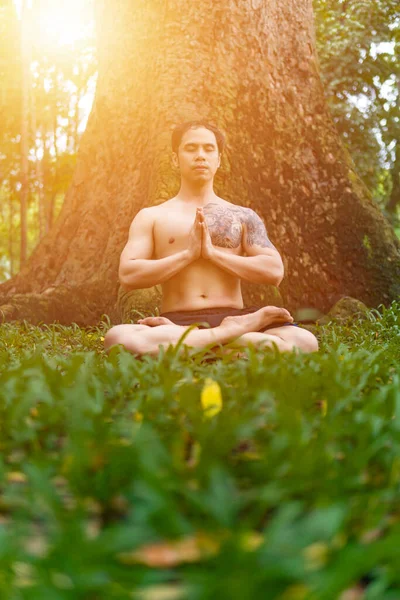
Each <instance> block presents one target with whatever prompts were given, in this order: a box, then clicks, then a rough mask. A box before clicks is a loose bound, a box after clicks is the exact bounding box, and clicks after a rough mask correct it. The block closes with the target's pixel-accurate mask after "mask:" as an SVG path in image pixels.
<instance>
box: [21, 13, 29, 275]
mask: <svg viewBox="0 0 400 600" xmlns="http://www.w3.org/2000/svg"><path fill="white" fill-rule="evenodd" d="M30 28H31V11H30V9H29V8H28V6H27V3H26V2H25V1H23V2H22V16H21V59H22V110H21V144H20V145H21V193H20V223H21V226H20V231H21V245H20V266H21V268H22V267H23V266H24V265H25V263H26V259H27V238H28V230H27V210H28V197H29V161H28V154H29V108H30V102H29V98H30V85H31V77H30V63H31V29H30Z"/></svg>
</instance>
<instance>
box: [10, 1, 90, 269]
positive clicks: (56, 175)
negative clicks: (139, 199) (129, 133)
mask: <svg viewBox="0 0 400 600" xmlns="http://www.w3.org/2000/svg"><path fill="white" fill-rule="evenodd" d="M44 4H45V3H44V2H43V0H42V1H41V2H39V1H38V0H34V1H33V2H31V3H30V5H31V9H29V10H27V12H26V14H25V21H24V24H25V40H24V44H23V43H22V26H23V22H22V20H21V18H18V15H17V11H16V6H15V5H14V3H13V2H12V0H9V2H8V3H7V4H5V5H3V6H2V7H1V8H0V32H1V33H2V34H4V35H2V36H1V47H2V52H1V54H0V75H1V77H2V83H3V85H2V89H1V92H0V119H1V123H2V126H3V124H4V128H3V127H2V135H1V138H0V175H1V176H0V210H1V216H2V221H1V225H0V227H2V234H3V235H1V236H0V280H4V279H7V278H8V277H10V276H12V275H13V274H14V273H15V272H16V271H18V269H19V268H20V264H21V252H20V248H19V247H18V244H19V243H22V241H23V239H24V237H25V236H24V234H23V230H24V228H23V226H22V225H23V223H22V222H21V219H19V214H18V213H19V212H20V209H21V202H20V196H21V189H22V182H23V180H24V181H25V186H23V187H24V191H25V194H26V196H27V206H26V211H25V210H24V211H23V214H25V212H26V221H27V228H26V251H27V254H28V255H30V254H31V253H32V251H33V249H34V247H35V246H36V245H37V243H38V242H39V241H40V240H41V239H42V237H43V236H44V235H45V234H46V233H47V232H48V231H49V229H50V228H51V226H52V224H53V222H54V220H55V218H56V217H57V215H58V214H59V212H60V209H61V206H62V203H63V200H64V197H65V193H66V191H67V189H68V187H69V185H70V183H71V179H72V173H73V170H74V167H75V164H76V154H77V151H78V144H79V141H80V137H81V134H82V119H83V118H85V117H86V115H85V114H84V111H83V110H82V106H81V104H82V101H83V99H84V98H85V95H86V94H87V91H88V89H89V88H90V87H91V86H92V85H93V83H94V80H95V75H96V69H97V66H96V60H95V56H94V39H93V36H92V37H91V36H90V31H89V32H88V35H87V36H86V37H85V38H84V40H80V41H75V42H74V44H73V48H72V51H73V60H72V59H71V56H70V52H71V47H66V46H62V47H60V45H59V44H58V43H54V40H47V42H46V35H44V32H43V31H41V28H42V27H43V24H42V23H41V17H42V16H43V15H42V14H41V10H43V6H44ZM20 17H21V15H20ZM82 20H83V18H82ZM23 46H24V47H25V48H26V51H27V52H28V55H29V58H28V60H26V61H25V64H26V65H27V66H28V67H29V68H28V69H26V70H25V79H28V78H29V84H30V85H29V89H28V90H27V91H28V93H27V94H25V109H24V111H21V109H22V106H23V101H22V90H23V85H22V65H23V61H22V47H23ZM28 63H29V64H28ZM22 115H24V118H22ZM22 123H24V129H25V133H24V135H23V136H22V137H23V139H24V140H25V146H26V148H25V151H24V152H23V153H22V152H21V149H22V148H21V133H22V127H21V124H22ZM22 156H25V160H24V165H25V171H26V173H25V175H24V173H23V169H21V167H20V164H21V160H22ZM26 159H27V160H26ZM22 221H23V220H22Z"/></svg>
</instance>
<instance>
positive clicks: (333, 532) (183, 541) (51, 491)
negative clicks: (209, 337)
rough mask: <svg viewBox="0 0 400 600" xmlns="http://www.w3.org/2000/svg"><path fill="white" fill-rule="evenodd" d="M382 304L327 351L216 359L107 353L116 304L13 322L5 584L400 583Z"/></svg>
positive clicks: (176, 587) (111, 594) (294, 591)
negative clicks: (86, 318) (57, 320)
mask: <svg viewBox="0 0 400 600" xmlns="http://www.w3.org/2000/svg"><path fill="white" fill-rule="evenodd" d="M381 308H382V311H381V313H380V312H378V311H376V310H373V311H370V312H369V313H368V318H367V319H366V320H364V321H361V320H359V321H356V322H354V323H353V324H352V325H351V326H339V325H334V324H331V325H329V326H328V327H325V328H324V330H322V329H321V331H320V352H319V353H317V354H311V355H310V354H308V355H302V354H295V353H293V354H283V355H280V354H279V353H277V352H275V351H273V350H264V351H257V350H255V349H254V348H249V349H247V350H246V353H247V360H246V359H232V358H229V357H227V356H222V355H221V358H220V360H217V361H214V362H210V360H209V359H210V358H211V353H210V351H209V350H207V349H206V350H203V351H200V352H194V351H192V350H188V351H187V352H186V354H184V355H178V354H176V351H175V350H174V349H173V348H169V349H168V350H167V351H166V352H161V354H160V355H159V356H158V357H157V358H151V357H149V356H147V357H144V358H143V360H136V359H135V358H134V357H133V356H132V355H131V354H129V353H128V352H126V351H125V350H124V349H123V348H122V347H121V346H118V347H114V348H113V349H112V351H111V353H110V354H109V356H107V355H106V354H105V353H104V351H103V341H102V339H101V338H102V337H103V338H104V334H105V332H106V331H107V329H108V328H109V326H110V323H109V322H102V323H101V324H100V326H99V327H98V328H91V329H87V330H83V329H80V328H79V327H77V326H76V325H74V326H73V327H68V328H67V327H62V326H60V325H52V326H42V327H34V326H31V325H29V324H27V323H26V322H22V323H12V324H3V325H1V329H0V449H1V455H0V598H7V599H8V598H10V599H12V600H14V599H15V600H20V599H23V600H25V599H29V600H37V599H39V598H40V600H42V599H43V600H53V599H54V600H64V599H74V600H77V599H85V600H86V599H87V600H98V599H104V600H106V599H107V600H109V599H114V598H115V599H125V598H140V599H143V600H174V599H175V598H176V599H178V598H190V599H193V600H194V599H196V600H197V599H210V600H211V599H212V600H214V599H216V598H218V599H219V600H221V599H222V600H225V599H226V600H236V599H237V600H247V599H251V600H253V599H264V598H268V599H280V600H306V599H315V600H325V599H337V598H341V599H344V600H345V599H349V598H357V599H358V598H365V599H366V600H372V599H376V600H389V599H392V600H394V599H398V598H400V569H399V562H400V559H399V550H398V548H399V545H400V504H399V497H400V496H399V492H400V443H399V442H400V372H399V363H400V343H399V333H400V305H399V304H396V303H393V304H392V306H391V307H390V308H388V309H385V308H383V307H381ZM218 354H219V352H218V351H217V352H216V355H217V356H218ZM345 590H347V592H345ZM350 590H351V591H350Z"/></svg>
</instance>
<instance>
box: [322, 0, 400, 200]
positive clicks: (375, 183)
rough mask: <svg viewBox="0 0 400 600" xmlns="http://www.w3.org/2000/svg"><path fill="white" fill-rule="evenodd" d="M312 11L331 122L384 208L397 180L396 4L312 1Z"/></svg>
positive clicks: (356, 0)
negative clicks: (332, 121) (333, 122)
mask: <svg viewBox="0 0 400 600" xmlns="http://www.w3.org/2000/svg"><path fill="white" fill-rule="evenodd" d="M314 12H315V21H316V28H317V45H318V54H319V60H320V66H321V75H322V79H323V81H324V84H325V90H326V96H327V100H328V103H329V106H330V109H331V112H332V115H333V119H334V121H335V123H336V126H337V128H338V130H339V132H340V134H341V136H342V139H343V141H344V143H345V145H346V146H347V148H348V150H349V152H350V154H351V156H352V158H353V160H354V162H355V164H356V169H357V172H358V173H359V174H360V175H361V177H362V178H363V179H364V181H365V183H366V184H367V186H368V187H369V189H370V190H371V191H372V192H373V195H374V198H375V200H376V201H377V202H378V203H379V204H380V206H381V207H382V208H383V207H384V206H385V205H386V203H387V201H388V199H389V196H390V192H391V189H392V187H393V184H394V181H395V179H396V177H397V178H398V177H399V172H398V168H399V165H396V164H395V157H396V145H397V144H398V141H399V139H400V120H399V115H398V108H397V106H398V100H399V97H398V91H399V87H398V86H399V79H398V68H399V55H400V45H399V11H398V2H396V0H377V1H376V2H368V1H366V0H339V1H338V0H314ZM396 105H397V106H396ZM379 140H380V142H379Z"/></svg>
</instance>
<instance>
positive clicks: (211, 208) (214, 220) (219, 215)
mask: <svg viewBox="0 0 400 600" xmlns="http://www.w3.org/2000/svg"><path fill="white" fill-rule="evenodd" d="M204 218H205V220H206V223H207V227H208V231H209V232H210V236H211V241H212V243H213V245H214V246H220V247H222V248H238V247H239V246H240V243H241V240H242V220H241V218H240V211H239V210H237V209H235V208H233V209H231V208H230V207H229V208H228V207H224V206H221V205H220V204H217V203H214V202H210V203H209V204H207V205H206V206H205V207H204Z"/></svg>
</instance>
